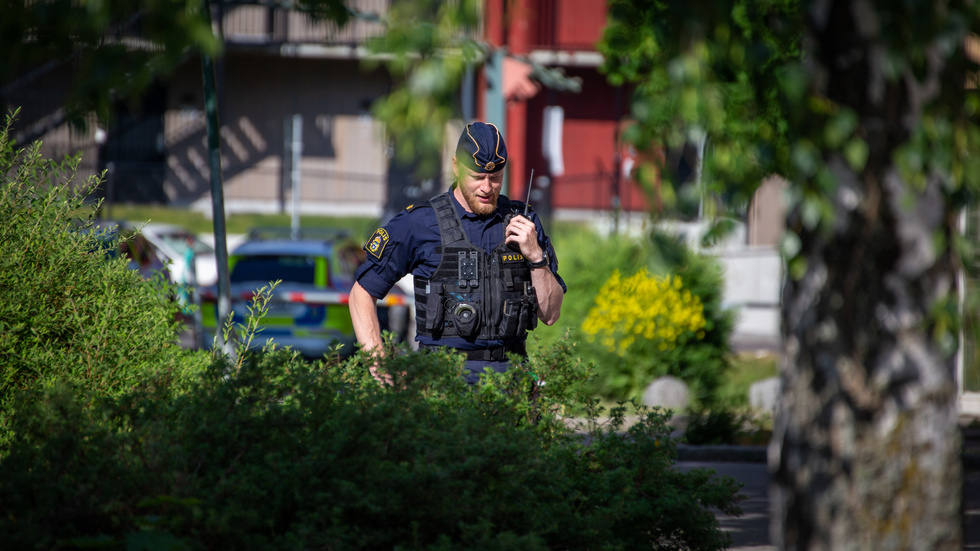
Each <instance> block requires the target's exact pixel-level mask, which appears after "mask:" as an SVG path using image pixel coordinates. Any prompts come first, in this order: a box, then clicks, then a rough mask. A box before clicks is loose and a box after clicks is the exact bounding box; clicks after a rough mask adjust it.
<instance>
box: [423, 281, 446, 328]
mask: <svg viewBox="0 0 980 551" xmlns="http://www.w3.org/2000/svg"><path fill="white" fill-rule="evenodd" d="M445 313H446V308H445V306H444V305H443V297H442V284H441V283H433V284H432V287H431V289H430V291H429V294H428V295H427V296H426V297H425V329H426V330H427V331H429V332H432V333H442V323H443V320H444V319H445V317H444V316H445Z"/></svg>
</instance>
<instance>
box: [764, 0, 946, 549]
mask: <svg viewBox="0 0 980 551" xmlns="http://www.w3.org/2000/svg"><path fill="white" fill-rule="evenodd" d="M878 4H879V6H880V5H881V3H878ZM875 9H876V8H875V6H874V5H873V4H872V3H871V2H870V1H867V0H853V1H852V0H824V1H820V2H814V3H812V5H810V6H809V11H807V12H806V14H807V18H808V19H807V39H808V42H807V45H806V48H807V62H808V63H809V64H810V67H809V72H810V73H811V74H814V75H817V77H816V80H815V83H814V86H815V90H816V92H817V95H818V96H821V95H822V96H824V97H826V98H827V99H829V100H830V101H831V102H833V103H834V104H837V105H842V106H846V107H848V108H850V109H853V110H854V111H856V112H857V114H858V117H859V121H860V123H859V124H860V135H862V137H863V138H864V139H865V141H866V142H867V144H868V147H869V155H868V161H867V163H866V166H865V167H864V169H863V170H862V171H860V172H855V171H854V170H852V169H851V168H850V166H849V165H848V164H847V163H846V162H845V161H844V158H843V156H841V155H840V154H837V153H833V152H829V151H828V152H825V154H824V160H825V161H826V162H827V164H828V167H829V169H830V173H831V174H832V175H833V180H835V184H836V186H837V188H836V190H835V191H834V192H833V194H832V197H831V199H830V201H831V205H832V209H833V211H834V216H833V220H831V221H824V222H822V223H819V224H816V225H813V224H807V223H805V220H804V217H803V216H802V215H801V211H800V210H799V209H797V210H796V211H794V212H793V213H791V214H790V217H789V223H790V229H791V230H792V231H795V232H796V233H797V234H798V235H799V236H800V240H801V250H800V253H799V255H800V258H802V259H804V260H805V262H806V268H805V270H804V271H803V273H802V277H798V278H793V277H788V278H787V283H786V286H785V288H784V292H783V293H784V294H783V312H782V316H783V332H784V337H785V350H784V355H783V358H784V359H783V365H782V383H783V396H782V400H781V403H780V405H779V406H778V409H777V414H776V423H775V425H776V430H775V431H774V436H773V441H772V443H771V445H770V454H769V455H770V458H769V461H770V469H771V470H772V473H773V484H772V494H771V496H772V498H773V499H772V502H773V505H774V511H773V526H772V532H773V538H774V543H775V544H776V545H777V546H778V547H779V548H781V549H807V550H813V549H825V550H828V551H830V550H832V551H839V550H848V549H860V550H866V549H915V550H920V549H930V550H936V549H961V547H962V528H961V512H960V503H961V480H962V472H961V463H960V450H961V444H960V432H959V430H958V427H957V410H956V382H955V377H954V366H953V363H952V358H951V357H950V355H949V354H948V352H946V351H944V350H943V349H942V348H941V346H940V343H939V341H937V339H935V338H934V332H933V331H932V330H933V329H934V327H933V324H932V320H933V316H934V312H935V308H936V306H937V305H938V304H940V303H941V301H942V300H944V299H948V298H949V297H950V296H955V289H956V287H955V285H956V283H955V265H954V262H953V259H952V256H951V254H950V253H949V252H948V248H949V247H948V246H947V245H945V244H948V243H950V242H951V240H950V236H951V233H952V231H953V230H954V223H953V222H954V219H955V213H954V212H953V211H952V208H951V206H950V201H949V200H948V198H947V197H946V195H945V192H944V189H943V186H944V184H945V183H946V182H945V181H944V180H943V179H942V178H941V177H939V176H932V175H927V177H926V178H925V179H924V183H923V182H918V183H916V184H912V183H910V182H906V181H904V180H903V179H902V178H901V176H900V173H899V170H898V167H897V166H896V165H895V161H894V158H893V154H894V153H895V151H896V149H897V148H898V147H899V146H900V145H901V144H903V143H904V142H905V141H906V140H907V139H908V138H909V136H910V133H911V130H912V128H913V127H914V126H915V125H917V124H919V122H921V121H920V118H921V114H922V109H923V107H924V105H925V104H927V103H928V102H930V101H934V100H935V99H936V97H937V95H938V94H939V90H940V89H941V88H942V86H955V85H956V83H961V82H962V78H961V75H951V74H950V71H952V70H953V67H952V65H951V64H949V63H947V60H946V59H944V58H943V54H941V53H940V49H939V48H938V47H934V48H933V49H932V50H930V51H929V53H931V54H932V55H930V56H927V57H926V60H925V61H923V64H922V66H921V67H920V69H921V68H922V67H924V69H925V70H920V71H916V72H915V74H913V73H912V71H906V73H905V74H903V75H902V76H901V77H899V78H898V79H888V78H887V77H886V75H885V73H886V72H887V71H886V65H885V54H884V52H885V51H886V50H887V49H888V46H889V45H888V44H887V43H886V40H887V38H885V37H884V36H885V35H887V34H888V33H889V32H894V31H893V30H890V29H889V27H888V26H889V25H890V24H891V23H890V22H889V21H888V20H886V19H885V18H882V17H880V14H878V13H875ZM878 9H882V8H878ZM937 13H938V12H937ZM891 46H892V47H893V48H894V46H895V44H892V45H891ZM953 65H955V64H953ZM805 187H807V188H810V189H814V188H816V187H817V184H816V179H814V181H812V182H810V183H807V184H806V186H805ZM943 240H945V241H943ZM940 242H943V243H945V244H943V245H937V244H936V243H940Z"/></svg>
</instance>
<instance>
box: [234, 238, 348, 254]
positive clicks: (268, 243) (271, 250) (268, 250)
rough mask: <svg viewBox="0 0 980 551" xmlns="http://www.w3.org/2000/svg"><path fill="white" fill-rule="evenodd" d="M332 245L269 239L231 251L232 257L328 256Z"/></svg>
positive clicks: (320, 242) (328, 243) (250, 242)
mask: <svg viewBox="0 0 980 551" xmlns="http://www.w3.org/2000/svg"><path fill="white" fill-rule="evenodd" d="M331 251H333V243H330V242H329V241H320V240H315V239H271V240H256V241H246V242H245V243H242V244H241V245H239V246H238V247H236V248H235V250H234V251H232V253H231V254H232V255H233V256H259V255H262V256H265V255H317V256H330V254H331Z"/></svg>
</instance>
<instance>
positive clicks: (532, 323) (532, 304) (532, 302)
mask: <svg viewBox="0 0 980 551" xmlns="http://www.w3.org/2000/svg"><path fill="white" fill-rule="evenodd" d="M524 300H525V301H526V302H525V303H524V315H525V316H527V320H526V322H525V326H526V327H527V330H528V331H533V330H534V328H535V327H537V326H538V294H537V293H536V292H535V291H534V287H531V289H530V291H529V292H528V294H527V297H525V298H524Z"/></svg>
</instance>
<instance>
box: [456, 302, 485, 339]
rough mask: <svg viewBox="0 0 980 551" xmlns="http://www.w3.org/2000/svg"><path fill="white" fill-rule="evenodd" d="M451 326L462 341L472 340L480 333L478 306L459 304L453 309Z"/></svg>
mask: <svg viewBox="0 0 980 551" xmlns="http://www.w3.org/2000/svg"><path fill="white" fill-rule="evenodd" d="M453 326H454V327H456V333H457V334H459V336H460V337H463V338H464V339H472V338H473V337H475V336H476V335H477V334H478V333H479V332H480V309H479V305H478V304H473V303H471V302H460V303H457V304H456V306H455V307H453Z"/></svg>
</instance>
